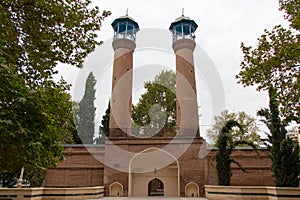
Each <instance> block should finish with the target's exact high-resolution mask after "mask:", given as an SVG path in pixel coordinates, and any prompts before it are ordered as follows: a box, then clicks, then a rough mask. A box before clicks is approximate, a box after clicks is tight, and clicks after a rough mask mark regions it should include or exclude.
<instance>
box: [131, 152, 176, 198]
mask: <svg viewBox="0 0 300 200" xmlns="http://www.w3.org/2000/svg"><path fill="white" fill-rule="evenodd" d="M166 170H168V172H170V171H172V172H171V173H172V174H173V175H171V176H169V177H167V176H166V175H164V173H165V172H166ZM154 178H157V179H160V180H161V181H162V182H163V183H164V195H165V196H180V169H179V162H178V160H177V159H176V157H175V156H173V155H172V154H170V153H169V152H167V151H165V150H163V149H160V148H157V147H150V148H147V149H144V150H142V151H141V152H139V153H137V154H135V155H134V156H133V157H132V159H131V160H130V162H129V179H128V180H129V183H128V187H129V190H128V196H148V190H149V188H148V183H149V182H150V181H151V180H152V179H154ZM141 187H142V188H141Z"/></svg>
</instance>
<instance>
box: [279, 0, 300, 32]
mask: <svg viewBox="0 0 300 200" xmlns="http://www.w3.org/2000/svg"><path fill="white" fill-rule="evenodd" d="M279 3H280V9H281V10H284V11H285V18H286V19H287V20H289V21H290V22H291V26H292V27H293V28H295V29H297V30H300V0H279Z"/></svg>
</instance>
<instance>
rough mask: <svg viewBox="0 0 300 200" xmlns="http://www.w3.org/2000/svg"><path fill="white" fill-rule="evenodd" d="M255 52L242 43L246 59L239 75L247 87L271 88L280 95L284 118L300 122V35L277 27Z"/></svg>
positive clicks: (240, 80)
mask: <svg viewBox="0 0 300 200" xmlns="http://www.w3.org/2000/svg"><path fill="white" fill-rule="evenodd" d="M258 41H259V44H258V47H257V48H255V49H253V48H252V47H247V46H245V45H244V44H242V46H241V48H242V51H243V54H244V60H243V61H242V63H241V71H240V72H239V74H238V75H237V78H238V79H239V83H242V84H243V85H244V86H250V85H257V90H259V91H260V90H268V89H269V87H270V86H271V85H272V86H273V87H274V89H275V90H276V93H277V94H278V101H279V105H280V110H281V114H282V116H284V117H285V120H286V121H291V120H295V121H297V122H298V123H299V120H300V118H299V117H300V108H299V96H300V84H299V83H300V82H299V81H300V57H299V55H300V35H299V34H293V33H292V31H291V30H287V29H285V28H283V27H282V26H275V28H274V29H273V30H272V31H271V32H270V31H268V30H265V34H264V35H262V36H261V37H260V38H259V39H258Z"/></svg>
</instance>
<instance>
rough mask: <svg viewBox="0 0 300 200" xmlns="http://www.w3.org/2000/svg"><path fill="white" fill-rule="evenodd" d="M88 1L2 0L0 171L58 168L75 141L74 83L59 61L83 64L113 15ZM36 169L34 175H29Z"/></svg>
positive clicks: (0, 11)
mask: <svg viewBox="0 0 300 200" xmlns="http://www.w3.org/2000/svg"><path fill="white" fill-rule="evenodd" d="M89 4H90V1H88V0H68V1H57V0H54V1H43V0H2V1H0V21H1V26H0V82H1V83H0V93H1V94H0V173H9V172H11V173H13V172H15V171H18V170H20V169H21V168H22V167H24V168H25V174H24V176H26V172H27V171H28V173H27V175H28V176H29V175H30V174H38V172H39V171H40V170H43V169H46V168H48V167H54V166H55V165H56V164H57V162H58V161H59V159H62V146H61V143H68V142H71V134H70V132H71V130H74V127H73V115H72V104H71V101H70V95H69V94H68V90H69V85H68V84H67V83H66V82H64V81H63V80H62V81H61V82H59V83H57V82H54V81H53V75H54V74H56V73H57V72H56V70H55V66H56V65H57V63H59V62H62V63H67V64H72V65H75V66H78V67H81V66H82V63H83V60H84V58H85V57H86V56H87V54H88V53H90V52H91V51H93V49H94V48H95V45H97V44H99V42H97V41H96V34H95V31H98V30H100V25H101V21H102V20H103V19H104V18H105V17H106V16H107V15H109V14H110V12H106V11H104V12H103V13H100V11H99V8H97V7H94V8H92V7H90V6H89ZM31 169H35V172H32V171H30V170H31Z"/></svg>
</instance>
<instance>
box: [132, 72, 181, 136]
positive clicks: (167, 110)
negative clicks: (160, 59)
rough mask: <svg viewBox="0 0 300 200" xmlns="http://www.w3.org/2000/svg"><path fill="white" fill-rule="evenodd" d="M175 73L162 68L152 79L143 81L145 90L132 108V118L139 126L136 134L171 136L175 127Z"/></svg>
mask: <svg viewBox="0 0 300 200" xmlns="http://www.w3.org/2000/svg"><path fill="white" fill-rule="evenodd" d="M175 84H176V75H175V73H174V72H172V71H171V70H166V71H165V70H163V71H162V72H160V73H159V74H158V75H157V76H155V78H154V81H149V82H146V83H145V86H144V87H145V89H146V90H147V91H146V92H145V93H144V94H142V96H141V98H140V99H139V102H138V103H137V104H136V105H135V106H133V108H132V119H133V121H134V123H135V125H137V126H140V127H141V128H140V129H139V131H138V133H137V134H143V135H144V136H147V135H149V134H150V135H155V134H156V135H157V136H173V135H175V129H176V95H175V90H176V89H175Z"/></svg>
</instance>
